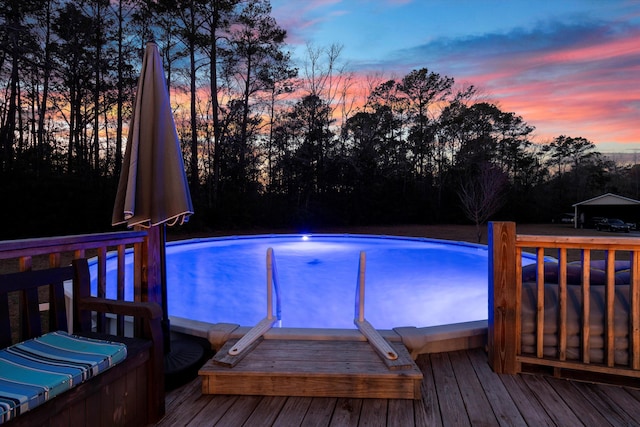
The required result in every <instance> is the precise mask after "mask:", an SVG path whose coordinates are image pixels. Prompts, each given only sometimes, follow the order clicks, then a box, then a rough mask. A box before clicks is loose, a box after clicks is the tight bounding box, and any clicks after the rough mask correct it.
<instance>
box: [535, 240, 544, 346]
mask: <svg viewBox="0 0 640 427" xmlns="http://www.w3.org/2000/svg"><path fill="white" fill-rule="evenodd" d="M536 263H537V267H538V273H537V275H536V276H537V277H536V282H537V283H536V285H537V288H538V301H537V304H538V305H537V318H536V320H537V325H536V332H537V335H536V352H537V355H538V357H539V358H542V357H544V282H545V280H544V248H541V247H539V248H538V249H537V257H536Z"/></svg>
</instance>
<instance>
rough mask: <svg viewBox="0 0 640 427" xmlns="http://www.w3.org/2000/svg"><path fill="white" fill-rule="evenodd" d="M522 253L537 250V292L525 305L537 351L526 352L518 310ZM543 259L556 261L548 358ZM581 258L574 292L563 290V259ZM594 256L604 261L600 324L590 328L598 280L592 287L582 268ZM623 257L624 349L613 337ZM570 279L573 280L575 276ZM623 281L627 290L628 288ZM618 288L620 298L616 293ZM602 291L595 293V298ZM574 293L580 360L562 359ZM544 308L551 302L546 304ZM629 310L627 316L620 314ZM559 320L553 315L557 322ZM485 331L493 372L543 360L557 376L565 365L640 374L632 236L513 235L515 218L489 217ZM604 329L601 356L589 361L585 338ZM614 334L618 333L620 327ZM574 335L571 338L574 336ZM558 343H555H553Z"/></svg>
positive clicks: (639, 254)
mask: <svg viewBox="0 0 640 427" xmlns="http://www.w3.org/2000/svg"><path fill="white" fill-rule="evenodd" d="M523 252H531V253H533V254H535V255H536V266H535V270H536V275H535V276H536V278H535V285H534V293H536V294H537V295H536V298H535V301H536V304H537V305H536V306H535V307H528V308H529V309H530V310H533V311H534V312H535V322H534V323H535V351H534V352H532V353H527V354H524V353H523V351H522V347H523V346H522V319H523V317H522V313H523V306H522V304H523V303H522V301H523V277H522V276H523V274H522V272H523V266H522V254H523ZM545 256H553V257H554V258H556V259H557V265H554V268H557V270H556V271H557V296H558V298H557V303H558V307H557V308H554V309H557V313H558V315H557V324H555V325H553V329H554V330H555V331H556V332H554V333H555V334H556V336H555V337H556V338H557V345H556V347H555V348H554V349H553V354H554V356H549V352H548V349H547V348H546V347H545V346H547V345H549V344H548V343H546V344H545V337H546V335H545V328H549V325H548V324H545V289H546V288H547V284H545V264H544V261H545ZM571 258H573V259H574V260H577V261H580V262H581V266H580V268H581V277H579V282H580V284H579V285H572V286H579V290H578V289H572V291H573V293H571V294H570V293H569V292H568V286H569V285H568V284H567V280H568V277H567V264H568V260H570V259H571ZM595 259H603V260H604V265H605V272H604V274H605V280H604V283H603V285H602V286H604V291H603V292H601V293H600V294H603V295H604V298H603V303H604V310H602V311H603V317H604V325H598V328H594V327H593V325H592V323H593V322H592V321H590V319H592V316H593V313H592V312H591V310H592V307H594V305H593V304H594V303H595V301H592V300H591V298H592V293H593V291H594V290H596V289H594V288H595V287H596V286H597V285H594V284H591V282H592V277H591V275H592V274H594V273H592V270H591V269H590V268H584V266H591V265H592V264H591V262H592V261H593V260H595ZM616 260H625V261H628V262H629V271H628V275H629V280H628V285H625V288H624V289H625V291H624V292H623V293H622V294H623V295H624V297H623V299H624V298H626V300H625V301H623V306H624V307H625V309H626V310H628V311H629V312H628V319H629V321H628V325H623V327H626V328H627V329H626V330H625V331H624V337H625V339H623V340H621V341H624V342H626V343H628V346H626V345H625V346H623V347H624V348H622V349H621V348H617V346H620V343H619V341H620V340H617V339H616V338H619V336H618V337H616V336H615V335H614V326H615V318H616V316H615V315H616V310H615V308H616V307H617V308H618V310H619V309H620V305H615V304H619V303H616V302H615V301H616V298H620V292H616V291H617V289H619V288H616V286H620V285H619V284H618V285H617V284H616V277H615V274H616V273H615V261H616ZM574 280H575V277H574ZM627 286H628V293H627V291H626V289H627V288H626V287H627ZM616 293H618V297H616ZM600 294H599V295H600ZM568 295H574V296H575V295H579V298H575V299H577V300H578V304H579V305H580V309H579V311H578V314H577V318H578V320H577V322H578V323H579V324H578V325H577V326H576V325H573V330H575V329H576V328H577V330H578V336H579V340H580V347H579V350H578V352H579V357H577V358H575V357H574V358H571V360H569V358H568V357H567V342H568V340H569V338H570V337H569V336H568V335H569V332H568V331H569V330H570V329H571V328H570V326H571V325H569V324H568V319H567V311H568V304H570V303H571V304H573V303H575V301H569V300H570V298H571V297H570V296H568ZM547 309H548V307H547ZM618 314H620V313H618ZM626 315H627V313H625V316H626ZM555 320H556V319H554V321H555ZM488 324H489V330H488V344H489V345H488V350H489V363H490V365H491V366H492V368H493V369H494V371H496V372H498V373H517V372H520V371H521V370H522V365H523V364H527V365H545V366H549V367H552V368H554V369H555V370H556V373H559V372H560V371H561V370H563V369H568V370H579V371H588V372H589V373H598V374H614V375H624V376H630V377H636V378H637V377H640V239H638V238H630V237H618V236H616V235H608V236H606V237H566V236H531V235H518V234H516V226H515V223H512V222H494V223H490V224H489V322H488ZM600 326H601V327H602V330H603V332H602V340H603V346H604V348H603V352H604V353H603V354H604V356H603V359H604V360H603V361H602V363H594V362H593V361H592V360H591V358H590V350H591V347H592V345H593V343H592V342H591V341H592V340H591V339H590V337H592V336H593V335H594V333H595V332H594V329H599V327H600ZM618 335H620V333H619V332H618ZM573 338H575V337H573ZM554 342H555V341H554ZM619 351H623V352H627V356H628V358H627V360H628V363H625V364H620V363H616V362H615V356H614V355H615V352H619Z"/></svg>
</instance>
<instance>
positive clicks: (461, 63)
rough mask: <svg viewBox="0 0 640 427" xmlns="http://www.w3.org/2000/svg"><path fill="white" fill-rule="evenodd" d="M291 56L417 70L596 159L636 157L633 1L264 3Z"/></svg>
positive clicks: (637, 64)
mask: <svg viewBox="0 0 640 427" xmlns="http://www.w3.org/2000/svg"><path fill="white" fill-rule="evenodd" d="M271 3H272V6H273V15H274V16H275V18H276V20H277V22H278V24H279V25H280V26H281V27H283V28H284V29H286V30H287V32H288V38H287V43H288V45H289V46H290V47H291V49H292V51H293V53H294V56H295V57H296V58H298V59H303V58H304V54H305V52H306V45H307V44H308V43H310V44H312V45H313V46H315V47H316V48H318V47H329V46H330V45H331V44H339V45H342V46H343V51H342V55H341V59H342V60H343V61H346V62H347V66H348V69H349V70H350V71H352V72H354V73H356V75H358V76H361V77H362V78H363V79H364V78H365V77H366V76H372V75H374V74H376V73H380V72H382V73H384V76H385V78H387V79H388V78H398V79H400V78H402V77H403V76H404V75H406V74H407V73H408V72H410V71H411V70H414V69H420V68H427V69H429V71H433V72H435V73H439V74H440V75H443V76H448V77H453V78H454V79H455V80H456V83H464V84H473V85H475V86H477V87H478V88H479V89H480V90H481V91H482V92H483V95H484V96H485V97H486V98H487V100H488V101H490V102H494V103H496V104H497V105H498V106H499V107H500V108H501V109H502V110H503V111H506V112H514V113H516V114H517V115H519V116H522V118H523V119H524V120H525V121H526V122H527V123H528V124H530V125H532V126H535V127H536V131H535V138H534V139H535V140H536V141H538V142H546V141H549V140H551V139H552V138H554V137H556V136H559V135H567V136H571V137H579V136H581V137H584V138H587V139H588V140H590V141H591V142H594V143H595V144H596V146H597V149H598V150H599V151H600V152H602V153H608V152H632V151H635V150H640V0H536V1H531V0H305V1H301V0H272V2H271Z"/></svg>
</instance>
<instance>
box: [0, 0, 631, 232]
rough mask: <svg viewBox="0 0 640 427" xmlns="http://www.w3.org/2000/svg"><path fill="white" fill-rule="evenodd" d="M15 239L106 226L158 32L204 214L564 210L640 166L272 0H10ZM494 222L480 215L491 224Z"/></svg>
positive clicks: (535, 213)
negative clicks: (308, 36)
mask: <svg viewBox="0 0 640 427" xmlns="http://www.w3.org/2000/svg"><path fill="white" fill-rule="evenodd" d="M0 6H1V7H0V84H1V85H2V86H1V87H2V91H0V197H1V198H2V200H3V205H4V206H5V209H3V210H2V211H3V212H2V214H0V215H2V218H1V219H3V220H4V221H3V223H4V224H12V225H11V226H6V227H3V229H2V232H1V233H0V238H12V237H23V236H32V235H33V236H35V235H47V234H58V233H75V232H93V231H108V230H110V229H111V227H110V220H109V219H110V216H111V210H112V206H113V200H114V197H115V189H116V186H117V180H118V177H119V174H120V169H121V165H122V158H123V150H124V147H125V146H126V137H127V124H128V121H129V119H130V116H131V107H132V104H133V97H134V96H135V89H136V84H137V79H138V73H139V70H140V66H141V63H142V53H143V51H144V47H145V45H146V43H147V42H148V41H150V40H154V41H155V42H156V43H157V44H158V46H159V48H160V51H161V53H162V55H163V63H164V67H165V74H166V80H167V84H168V86H169V89H170V93H171V96H172V105H173V106H174V117H175V121H176V126H177V130H178V134H179V136H180V140H181V145H182V149H183V156H184V162H185V168H186V171H187V176H188V179H189V186H190V188H191V194H192V198H193V200H194V206H195V210H196V215H194V216H193V217H192V222H191V224H190V225H189V227H191V228H194V229H203V228H232V227H250V226H264V227H289V228H291V227H296V228H300V229H301V228H304V227H314V226H320V225H350V224H373V223H377V224H381V223H438V222H446V223H458V222H469V221H471V222H473V223H476V224H477V225H478V226H481V225H482V224H484V222H486V221H487V220H488V219H491V218H501V219H513V220H517V221H525V222H538V221H548V220H550V219H552V218H553V217H554V216H556V215H559V214H560V213H562V212H564V211H566V210H567V209H570V206H571V204H573V203H576V202H577V201H581V200H584V199H585V198H588V197H592V196H595V195H598V194H600V193H602V192H605V191H612V192H617V193H619V194H622V195H626V196H629V197H637V196H638V195H637V191H638V190H637V187H638V185H637V182H638V177H637V170H636V169H635V167H620V166H619V165H616V164H614V163H613V162H611V161H609V160H607V159H606V158H605V157H604V156H602V155H601V154H600V153H598V152H597V150H596V147H595V144H594V143H593V142H591V141H588V140H587V139H585V138H582V137H579V136H576V137H571V136H566V135H560V136H557V137H556V138H554V139H553V140H552V141H549V142H548V143H546V144H537V143H534V142H533V136H534V128H533V126H530V125H529V124H527V123H526V122H525V120H524V119H523V118H522V117H520V116H518V115H517V114H516V113H515V112H505V111H502V110H501V108H500V107H499V105H497V104H495V103H492V102H491V101H489V100H488V98H487V97H486V96H484V94H482V93H481V91H479V90H478V89H477V88H476V87H474V86H473V85H461V84H458V83H457V82H456V81H455V80H454V78H453V77H449V76H444V75H441V74H439V73H437V72H436V71H434V70H430V69H428V68H427V67H426V66H425V67H423V68H419V69H415V70H412V71H410V72H409V73H407V74H406V75H405V76H402V77H400V78H385V77H383V76H382V75H381V74H372V75H371V76H368V77H367V78H366V79H362V78H360V79H358V78H356V75H355V74H354V73H352V72H350V70H349V67H348V63H347V62H346V61H345V60H344V59H343V58H342V56H341V53H342V47H341V46H340V45H337V44H336V45H331V46H326V47H317V46H312V45H309V46H307V49H306V54H305V57H304V59H303V60H301V61H299V62H295V61H294V60H293V59H292V55H291V52H290V51H289V50H288V45H287V44H286V36H287V34H286V31H285V30H284V29H282V28H281V27H280V26H279V25H278V23H277V22H276V20H275V19H274V17H273V16H272V13H271V12H272V10H271V5H270V2H269V1H268V0H74V1H70V0H1V1H0ZM479 229H480V228H479Z"/></svg>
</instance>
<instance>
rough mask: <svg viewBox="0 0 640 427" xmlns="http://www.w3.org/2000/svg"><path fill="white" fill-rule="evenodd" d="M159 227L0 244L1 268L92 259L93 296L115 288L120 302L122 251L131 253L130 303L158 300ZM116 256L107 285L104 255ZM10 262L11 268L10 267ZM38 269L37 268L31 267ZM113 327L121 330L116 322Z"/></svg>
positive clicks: (123, 281) (50, 265)
mask: <svg viewBox="0 0 640 427" xmlns="http://www.w3.org/2000/svg"><path fill="white" fill-rule="evenodd" d="M159 232H160V230H159V228H157V227H156V228H151V229H149V230H144V231H124V232H111V233H99V234H84V235H75V236H61V237H44V238H34V239H22V240H7V241H0V260H2V261H3V262H4V265H5V266H4V269H5V270H7V269H8V270H11V269H15V270H17V271H26V270H31V269H34V259H37V263H38V264H39V265H40V267H39V268H46V267H59V266H60V265H61V263H63V262H64V263H70V262H71V259H77V258H84V257H86V256H89V255H90V256H94V254H95V256H96V258H97V261H96V265H97V278H96V279H97V296H99V297H105V296H106V292H107V286H114V287H115V288H116V295H117V299H119V300H123V299H124V289H125V251H126V249H127V248H130V247H133V251H134V274H133V276H134V277H133V280H134V283H133V286H134V301H151V302H160V301H161V291H160V283H159V281H160V266H159V262H158V260H159V257H160V252H159V247H158V244H159V243H158V242H159V241H160V234H159ZM109 251H115V252H116V253H117V274H116V283H114V284H107V272H106V263H107V252H109ZM12 262H13V263H14V265H13V266H12ZM35 268H38V267H35ZM117 325H118V326H117V327H118V329H119V332H121V331H120V329H121V328H122V327H123V322H122V319H118V322H117Z"/></svg>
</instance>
